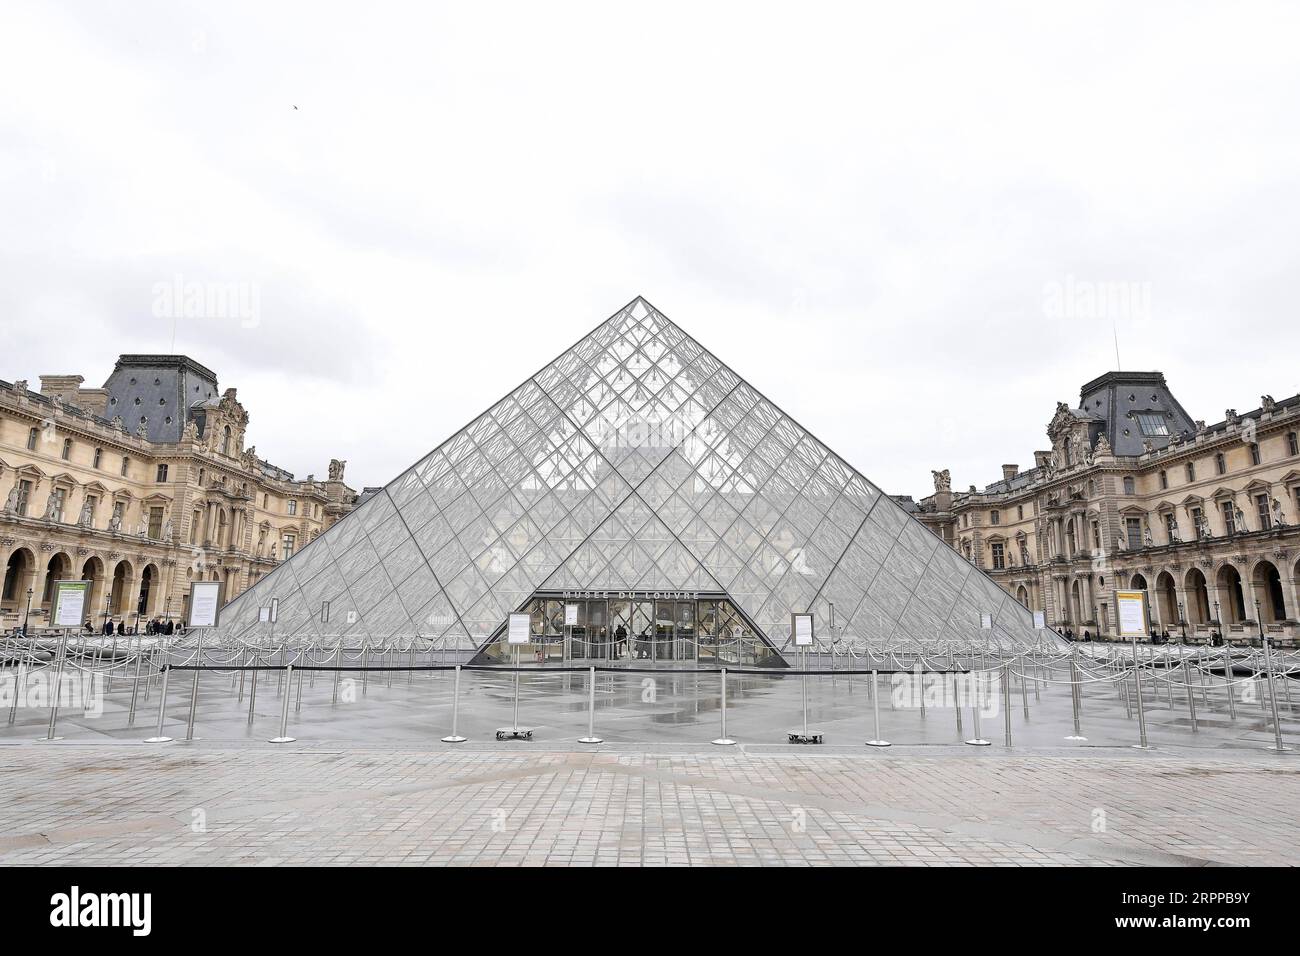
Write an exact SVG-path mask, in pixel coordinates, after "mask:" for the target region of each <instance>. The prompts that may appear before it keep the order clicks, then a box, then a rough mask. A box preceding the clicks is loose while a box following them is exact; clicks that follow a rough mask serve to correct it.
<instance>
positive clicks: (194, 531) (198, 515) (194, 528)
mask: <svg viewBox="0 0 1300 956" xmlns="http://www.w3.org/2000/svg"><path fill="white" fill-rule="evenodd" d="M202 520H203V512H202V511H196V512H194V518H193V519H192V520H191V521H190V544H195V543H196V542H197V541H198V539H199V522H200V521H202Z"/></svg>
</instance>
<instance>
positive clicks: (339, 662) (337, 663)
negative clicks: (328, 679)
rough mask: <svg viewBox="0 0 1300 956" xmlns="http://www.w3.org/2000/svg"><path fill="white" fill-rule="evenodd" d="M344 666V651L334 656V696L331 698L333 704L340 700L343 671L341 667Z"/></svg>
mask: <svg viewBox="0 0 1300 956" xmlns="http://www.w3.org/2000/svg"><path fill="white" fill-rule="evenodd" d="M342 666H343V655H342V653H336V654H335V657H334V696H333V697H332V698H331V699H330V703H331V704H337V703H338V702H339V675H340V674H342V673H343V671H342V670H341V669H340V668H342Z"/></svg>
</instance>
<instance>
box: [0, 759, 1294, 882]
mask: <svg viewBox="0 0 1300 956" xmlns="http://www.w3.org/2000/svg"><path fill="white" fill-rule="evenodd" d="M464 746H469V745H464ZM521 746H522V745H521ZM4 758H5V759H4V762H3V769H0V804H2V805H3V808H4V816H5V819H6V821H7V824H6V827H5V833H4V835H3V837H0V863H3V864H41V863H55V864H58V863H64V864H79V865H93V864H112V865H131V866H139V865H152V864H198V865H202V864H246V865H272V864H291V865H292V864H308V863H324V864H380V863H383V864H462V865H534V864H538V865H541V864H546V865H641V864H652V865H654V864H665V865H687V864H713V865H749V864H776V863H783V864H814V865H825V864H895V865H897V864H901V865H909V866H934V865H1053V864H1088V865H1093V864H1095V865H1142V864H1164V865H1176V866H1177V865H1187V866H1201V865H1205V864H1274V865H1276V864H1290V863H1295V862H1297V860H1300V828H1298V827H1297V825H1296V820H1295V815H1294V812H1293V811H1294V807H1295V806H1296V805H1297V802H1298V801H1300V765H1297V764H1295V763H1291V762H1290V760H1289V758H1285V757H1283V758H1277V757H1257V758H1254V759H1224V758H1215V757H1207V756H1197V755H1176V756H1162V757H1155V756H1153V755H1150V754H1137V755H1134V756H1127V755H1125V756H1122V757H1121V756H1114V755H1106V756H1102V755H1078V754H1068V755H1032V756H1026V755H1014V754H1010V753H1006V752H995V751H987V750H986V751H981V752H978V753H976V752H974V751H969V752H963V751H958V752H956V753H953V754H943V755H930V754H925V753H919V752H916V750H909V751H902V750H900V751H892V752H873V753H855V754H840V753H835V754H832V753H825V752H817V753H813V752H810V751H801V752H796V753H773V752H768V753H763V752H750V751H748V750H743V749H742V750H731V751H728V752H726V753H720V752H718V751H716V750H713V751H710V752H676V753H646V752H627V751H621V750H613V751H610V750H598V751H595V752H573V751H557V750H546V749H540V748H534V749H532V750H529V751H528V752H508V751H504V750H500V749H482V748H477V749H462V750H456V751H412V750H405V749H399V750H390V749H382V750H375V749H371V750H367V749H361V748H354V749H349V750H342V751H340V750H325V749H319V750H317V749H307V750H288V749H282V750H272V749H270V748H269V747H268V748H253V747H246V748H239V749H228V748H224V747H211V746H205V745H203V744H201V743H199V744H190V745H179V746H171V747H167V748H149V747H147V746H145V745H139V744H137V745H132V746H125V745H110V746H75V745H60V744H55V745H52V746H45V747H41V746H36V745H32V746H27V745H21V746H13V747H11V748H9V749H6V750H5V752H4Z"/></svg>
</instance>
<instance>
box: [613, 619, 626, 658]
mask: <svg viewBox="0 0 1300 956" xmlns="http://www.w3.org/2000/svg"><path fill="white" fill-rule="evenodd" d="M626 653H627V628H625V627H624V626H623V625H622V624H619V626H618V627H616V628H615V629H614V656H615V657H623V656H624V655H625V654H626Z"/></svg>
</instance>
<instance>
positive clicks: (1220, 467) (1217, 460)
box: [1214, 452, 1228, 475]
mask: <svg viewBox="0 0 1300 956" xmlns="http://www.w3.org/2000/svg"><path fill="white" fill-rule="evenodd" d="M1214 470H1215V471H1217V472H1218V473H1219V474H1221V475H1223V474H1226V473H1227V471H1228V459H1226V458H1224V457H1223V453H1222V452H1220V453H1219V454H1217V455H1215V456H1214Z"/></svg>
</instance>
